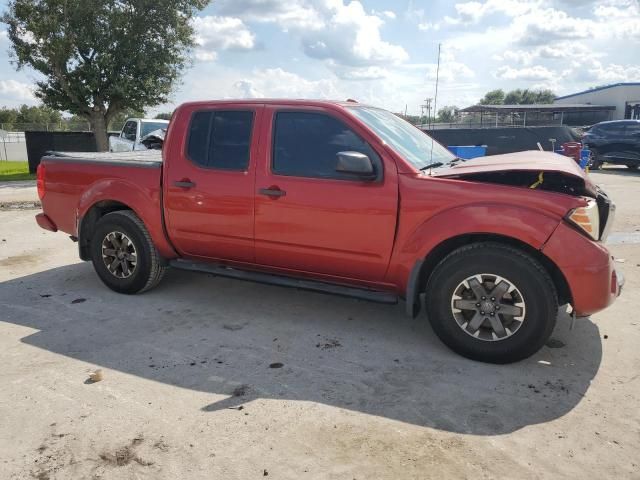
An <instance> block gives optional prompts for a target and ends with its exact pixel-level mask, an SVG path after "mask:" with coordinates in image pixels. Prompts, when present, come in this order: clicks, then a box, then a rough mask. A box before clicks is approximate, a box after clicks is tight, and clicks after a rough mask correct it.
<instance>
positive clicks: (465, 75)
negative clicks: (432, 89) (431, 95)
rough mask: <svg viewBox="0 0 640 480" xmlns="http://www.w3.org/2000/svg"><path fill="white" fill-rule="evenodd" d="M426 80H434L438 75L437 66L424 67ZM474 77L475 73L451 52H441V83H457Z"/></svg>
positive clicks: (435, 64)
mask: <svg viewBox="0 0 640 480" xmlns="http://www.w3.org/2000/svg"><path fill="white" fill-rule="evenodd" d="M425 69H426V71H427V80H432V81H433V80H435V79H436V76H437V74H438V64H437V63H428V64H426V65H425ZM473 77H475V72H474V71H473V70H471V68H469V67H468V66H467V65H466V64H464V63H462V62H459V61H458V60H457V59H456V56H455V54H454V53H453V52H452V51H447V50H445V51H443V52H442V54H441V56H440V74H439V79H440V81H442V82H455V83H458V82H460V81H462V80H467V79H470V78H473Z"/></svg>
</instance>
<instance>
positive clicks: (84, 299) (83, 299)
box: [71, 298, 87, 305]
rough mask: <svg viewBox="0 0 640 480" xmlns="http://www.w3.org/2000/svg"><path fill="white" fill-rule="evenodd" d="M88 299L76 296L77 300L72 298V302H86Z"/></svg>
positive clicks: (74, 303)
mask: <svg viewBox="0 0 640 480" xmlns="http://www.w3.org/2000/svg"><path fill="white" fill-rule="evenodd" d="M86 301H87V299H86V298H76V299H75V300H71V303H72V304H73V305H76V304H78V303H84V302H86Z"/></svg>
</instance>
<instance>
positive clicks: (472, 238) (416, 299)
mask: <svg viewBox="0 0 640 480" xmlns="http://www.w3.org/2000/svg"><path fill="white" fill-rule="evenodd" d="M479 242H496V243H502V244H505V245H509V246H512V247H515V248H518V249H519V250H522V251H523V252H525V253H527V254H529V255H530V256H531V257H533V258H534V259H536V260H537V261H538V262H540V264H541V265H542V266H543V267H544V269H545V270H546V271H547V273H548V274H549V276H550V277H551V279H552V280H553V284H554V286H555V288H556V291H557V293H558V300H559V304H560V305H564V304H566V303H571V302H572V296H571V289H570V288H569V284H568V282H567V279H566V278H565V276H564V274H563V273H562V271H561V270H560V268H559V267H558V266H557V265H556V264H555V263H554V262H553V261H552V260H551V259H550V258H549V257H547V256H546V255H544V254H543V253H542V252H541V251H540V250H537V249H536V248H534V247H532V246H531V245H529V244H527V243H525V242H523V241H522V240H518V239H517V238H514V237H509V236H506V235H499V234H489V233H471V234H462V235H457V236H454V237H451V238H448V239H446V240H444V241H442V242H441V243H439V244H438V245H436V246H435V247H434V248H433V249H431V251H430V252H429V253H428V254H427V256H426V257H425V258H422V259H420V260H418V261H417V262H416V263H415V265H414V267H413V269H412V271H411V274H410V277H409V283H408V285H407V295H406V302H407V307H406V308H407V313H408V314H409V315H410V316H412V317H414V318H415V317H416V316H417V315H418V313H419V311H420V294H421V293H422V292H424V290H425V288H426V286H427V282H428V280H429V277H430V276H431V274H432V273H433V270H434V269H435V268H436V266H437V265H438V264H439V263H440V262H441V261H442V260H443V259H444V258H445V257H446V256H447V255H449V254H450V253H451V252H453V251H454V250H456V249H457V248H459V247H462V246H464V245H468V244H470V243H479Z"/></svg>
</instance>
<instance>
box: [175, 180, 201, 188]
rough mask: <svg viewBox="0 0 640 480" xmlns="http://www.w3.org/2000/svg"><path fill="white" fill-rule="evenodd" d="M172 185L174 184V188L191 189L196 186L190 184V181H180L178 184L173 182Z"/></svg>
mask: <svg viewBox="0 0 640 480" xmlns="http://www.w3.org/2000/svg"><path fill="white" fill-rule="evenodd" d="M173 184H174V185H175V186H176V187H180V188H193V187H195V186H196V184H195V183H193V182H192V181H190V180H182V181H180V182H173Z"/></svg>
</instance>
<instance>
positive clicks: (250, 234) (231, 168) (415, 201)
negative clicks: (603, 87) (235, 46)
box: [36, 100, 623, 363]
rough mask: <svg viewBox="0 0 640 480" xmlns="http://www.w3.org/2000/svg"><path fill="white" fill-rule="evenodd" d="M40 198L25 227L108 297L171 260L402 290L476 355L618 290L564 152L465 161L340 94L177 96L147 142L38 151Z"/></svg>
mask: <svg viewBox="0 0 640 480" xmlns="http://www.w3.org/2000/svg"><path fill="white" fill-rule="evenodd" d="M38 193H39V195H40V198H41V199H42V208H43V212H42V213H39V214H38V215H37V217H36V219H37V222H38V224H39V225H40V226H41V227H42V228H45V229H47V230H50V231H58V230H60V231H63V232H66V233H67V234H69V235H70V236H71V237H72V238H73V239H74V240H76V241H77V242H78V245H79V253H80V257H81V258H82V259H83V260H87V261H89V260H90V261H92V262H93V265H94V268H95V270H96V272H97V274H98V276H99V277H100V279H101V280H102V281H103V282H104V283H105V284H106V286H107V287H109V288H111V289H112V290H115V291H116V292H120V293H124V294H135V293H141V292H144V291H146V290H149V289H151V288H152V287H154V286H155V285H157V284H158V282H159V281H160V279H161V278H162V276H163V274H164V272H165V270H166V269H167V268H168V267H174V268H182V269H187V270H194V271H202V272H209V273H213V274H215V275H222V276H227V277H233V278H237V279H242V280H254V281H259V282H268V283H273V284H276V285H282V286H290V287H296V288H301V289H308V290H316V291H321V292H326V293H333V294H337V295H343V296H350V297H356V298H360V299H365V300H371V301H378V302H383V303H396V302H397V301H398V300H399V299H403V300H404V302H405V305H406V313H407V314H408V315H410V316H413V317H415V316H417V315H418V313H419V311H420V310H421V307H422V305H425V306H426V312H427V317H428V320H429V321H430V323H431V325H432V326H433V329H434V331H435V333H436V334H437V335H438V336H439V337H440V338H441V339H442V340H443V341H444V343H446V344H447V345H448V346H449V347H451V348H452V349H453V350H455V351H456V352H458V353H460V354H462V355H465V356H467V357H469V358H472V359H476V360H480V361H486V362H495V363H506V362H513V361H517V360H520V359H523V358H526V357H528V356H530V355H532V354H533V353H535V352H536V351H537V350H539V349H540V348H541V347H542V346H543V345H544V343H545V341H546V340H547V339H548V337H549V336H550V334H551V332H552V331H553V329H554V326H555V323H556V318H557V316H558V309H559V306H562V305H566V304H570V305H571V307H572V312H573V315H574V317H575V316H578V317H583V316H588V315H591V314H593V313H596V312H598V311H600V310H602V309H604V308H605V307H607V306H608V305H609V304H611V303H612V302H613V301H614V299H615V298H616V297H617V296H618V294H619V292H620V289H621V286H622V283H623V281H622V276H621V275H620V274H619V273H618V272H616V270H615V268H614V263H613V261H612V257H611V255H610V254H609V252H608V251H607V248H606V247H605V246H604V244H603V241H604V239H605V238H606V236H607V234H608V232H609V230H610V228H611V225H612V222H613V217H614V212H615V206H614V204H613V203H612V202H611V201H610V200H609V198H608V197H607V195H606V194H605V193H604V192H602V191H601V190H600V189H599V188H598V187H597V186H595V185H594V184H593V183H592V182H591V180H590V178H589V177H588V175H587V174H585V173H584V172H583V171H582V170H581V169H580V168H579V167H578V166H577V165H576V164H575V162H573V161H571V160H570V159H567V158H566V157H562V156H560V155H556V154H554V153H548V152H537V151H536V152H521V153H515V154H508V155H498V156H494V157H485V158H481V159H476V160H474V161H472V162H464V161H461V160H460V159H458V158H456V157H455V156H453V155H452V154H451V153H450V152H449V151H448V150H447V149H446V148H444V147H443V146H442V145H440V144H438V143H437V142H435V141H434V140H433V139H432V138H430V137H429V136H427V135H426V134H425V133H423V132H421V131H420V130H418V129H417V128H415V127H414V126H412V125H410V124H409V123H406V122H405V121H404V120H402V119H400V118H399V117H397V116H396V115H394V114H392V113H390V112H388V111H385V110H382V109H379V108H375V107H371V106H366V105H362V104H358V103H355V102H352V101H348V102H325V101H303V100H298V101H292V100H242V101H212V102H196V103H187V104H184V105H182V106H180V107H179V108H178V109H177V110H176V112H175V113H174V116H173V118H172V120H171V123H170V125H169V128H168V131H167V135H166V139H165V142H164V147H163V150H162V151H161V152H160V151H147V152H133V153H126V154H108V153H107V154H63V153H62V154H54V155H52V156H47V157H44V158H43V159H42V163H41V164H40V167H39V169H38Z"/></svg>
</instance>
